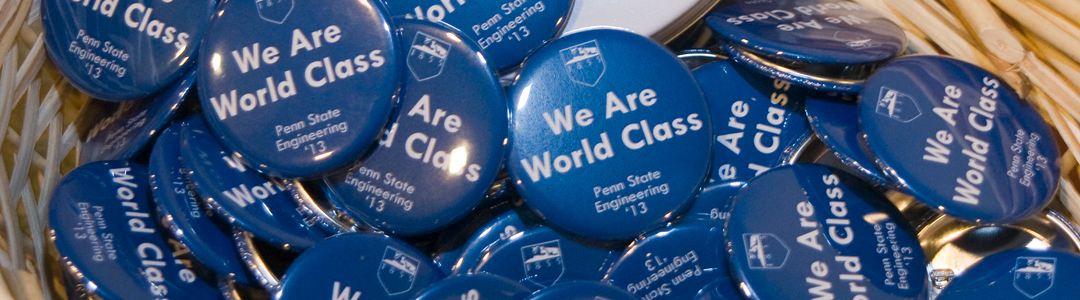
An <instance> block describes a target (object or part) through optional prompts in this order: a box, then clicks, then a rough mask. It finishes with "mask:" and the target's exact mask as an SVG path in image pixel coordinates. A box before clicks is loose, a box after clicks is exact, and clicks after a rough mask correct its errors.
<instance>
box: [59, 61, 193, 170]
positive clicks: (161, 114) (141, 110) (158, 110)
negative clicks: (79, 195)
mask: <svg viewBox="0 0 1080 300" xmlns="http://www.w3.org/2000/svg"><path fill="white" fill-rule="evenodd" d="M193 83H195V72H194V71H189V72H187V73H186V74H185V75H184V76H183V77H181V78H180V80H179V81H177V82H176V83H173V85H172V86H169V87H168V88H166V89H165V90H163V91H161V92H159V93H158V94H157V95H154V96H152V97H147V98H144V99H139V100H136V101H128V102H123V103H115V102H107V101H93V100H92V101H90V102H87V106H88V107H83V109H84V112H85V114H86V115H80V118H93V119H95V120H97V123H95V124H94V125H92V127H90V131H89V132H88V133H87V135H86V139H84V141H83V144H82V150H81V151H79V161H81V162H83V163H87V162H92V161H99V160H126V159H131V158H134V157H136V156H137V155H138V154H140V153H143V152H146V151H148V150H149V148H150V147H149V146H147V145H148V144H150V142H151V141H153V140H154V137H156V136H157V134H158V133H159V132H161V130H163V129H165V127H166V126H167V125H168V124H169V123H170V122H172V121H173V116H174V115H176V114H177V113H178V112H179V111H180V110H181V109H182V107H183V106H182V104H183V103H184V99H187V96H188V91H190V90H191V85H192V84H193Z"/></svg>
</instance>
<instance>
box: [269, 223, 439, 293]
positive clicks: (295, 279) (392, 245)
mask: <svg viewBox="0 0 1080 300" xmlns="http://www.w3.org/2000/svg"><path fill="white" fill-rule="evenodd" d="M442 278H443V274H442V273H441V272H439V270H438V268H436V267H435V264H434V263H432V262H431V260H430V259H429V258H428V257H427V256H426V255H424V254H423V253H421V252H420V251H419V250H416V249H415V248H413V247H412V246H410V245H409V244H406V243H404V242H401V241H398V240H396V239H394V238H391V237H389V236H386V235H381V234H374V233H346V234H340V235H337V236H334V237H332V238H329V239H327V240H325V241H323V242H322V243H319V245H318V246H316V247H315V248H311V249H309V250H307V251H305V252H304V254H301V255H300V257H298V258H297V259H296V261H294V262H293V264H292V265H291V266H289V270H288V271H285V276H284V278H283V280H282V281H281V291H279V292H277V293H275V294H274V299H277V300H280V299H340V298H341V297H344V298H345V299H352V298H359V297H361V296H364V297H368V298H375V299H414V298H415V297H416V296H418V295H419V294H420V292H421V290H423V289H424V288H425V287H427V286H429V285H431V284H432V283H434V282H436V281H438V280H439V279H442Z"/></svg>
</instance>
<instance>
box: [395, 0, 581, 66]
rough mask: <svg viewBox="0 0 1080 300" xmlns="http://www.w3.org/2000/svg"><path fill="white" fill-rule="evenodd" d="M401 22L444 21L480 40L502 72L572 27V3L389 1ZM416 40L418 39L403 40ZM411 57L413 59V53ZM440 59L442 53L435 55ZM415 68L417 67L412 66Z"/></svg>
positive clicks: (541, 0)
mask: <svg viewBox="0 0 1080 300" xmlns="http://www.w3.org/2000/svg"><path fill="white" fill-rule="evenodd" d="M384 2H385V3H386V6H387V8H389V10H390V13H391V14H393V15H394V16H395V17H405V18H408V19H419V20H424V21H428V22H433V23H439V22H443V23H446V24H447V25H450V26H452V27H454V28H457V29H458V30H461V32H462V33H464V35H465V36H466V37H467V38H469V39H471V40H473V41H475V42H476V44H478V45H479V46H480V49H481V50H482V51H483V53H484V55H485V56H486V57H487V59H488V64H490V65H491V67H493V68H495V69H496V70H498V71H508V70H511V69H514V68H516V67H517V66H518V65H520V64H521V62H522V61H524V60H525V58H526V57H528V56H529V55H530V54H532V53H533V52H535V51H536V50H537V49H540V47H542V46H544V44H547V43H548V41H551V40H552V39H555V36H556V34H558V33H559V32H561V31H562V29H563V26H565V25H566V17H567V15H569V14H570V6H571V3H572V2H574V1H571V0H546V1H545V0H514V1H492V0H468V1H466V0H384ZM403 38H405V39H406V40H412V39H413V37H412V36H403ZM409 55H410V56H411V55H413V53H412V51H410V53H409ZM432 56H435V57H437V56H438V55H437V54H432ZM410 68H411V66H410Z"/></svg>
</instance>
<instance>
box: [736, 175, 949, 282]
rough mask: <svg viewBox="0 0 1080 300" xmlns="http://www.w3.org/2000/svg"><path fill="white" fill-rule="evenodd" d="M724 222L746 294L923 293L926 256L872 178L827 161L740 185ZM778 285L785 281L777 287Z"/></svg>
mask: <svg viewBox="0 0 1080 300" xmlns="http://www.w3.org/2000/svg"><path fill="white" fill-rule="evenodd" d="M766 211H767V212H770V213H769V214H768V216H767V217H760V218H731V219H729V220H728V223H727V238H728V239H727V240H728V253H729V255H730V259H731V260H730V261H729V262H730V263H731V265H732V270H733V271H732V272H733V273H734V274H735V276H737V278H738V280H739V281H740V287H741V290H743V292H744V294H745V295H747V296H748V299H795V298H814V297H836V298H838V299H849V298H869V299H926V297H927V295H926V292H927V289H926V281H927V279H926V276H927V274H926V272H924V270H925V268H926V257H925V256H924V254H923V251H922V248H921V247H920V246H919V241H917V240H916V239H915V237H914V235H913V234H912V233H910V231H909V230H910V229H909V228H907V224H906V221H905V220H903V219H902V217H901V216H900V213H899V212H898V211H896V209H895V208H893V207H892V206H890V204H889V203H888V202H887V200H885V199H884V198H883V197H882V196H880V195H879V194H876V193H875V192H874V191H873V190H872V189H871V188H870V186H868V185H867V184H865V183H863V182H862V181H860V180H859V179H857V178H855V177H854V176H852V175H849V174H846V173H843V172H838V171H836V170H834V169H831V168H829V167H826V166H822V165H814V164H796V165H791V166H784V167H780V168H775V169H772V170H770V171H768V172H766V173H765V174H762V175H761V176H758V177H757V178H755V179H754V180H751V181H750V182H749V183H747V184H746V186H745V187H743V189H742V190H740V191H739V194H738V195H737V196H736V198H735V204H734V208H733V209H732V212H731V215H732V216H753V215H755V214H758V215H760V214H761V213H762V212H766ZM778 284H779V285H783V288H780V287H779V286H778Z"/></svg>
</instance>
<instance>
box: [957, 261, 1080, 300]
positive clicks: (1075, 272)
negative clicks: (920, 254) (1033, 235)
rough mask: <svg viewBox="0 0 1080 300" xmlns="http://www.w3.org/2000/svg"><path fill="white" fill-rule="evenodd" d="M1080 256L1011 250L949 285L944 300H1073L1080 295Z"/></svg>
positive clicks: (977, 265) (972, 268)
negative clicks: (1078, 281) (1079, 283)
mask: <svg viewBox="0 0 1080 300" xmlns="http://www.w3.org/2000/svg"><path fill="white" fill-rule="evenodd" d="M1077 278H1080V256H1077V255H1076V254H1073V253H1067V252H1060V251H1052V250H1046V251H1037V250H1030V249H1022V250H1012V251H1007V252H1002V253H998V254H995V255H991V256H988V257H986V258H984V259H983V260H982V261H980V262H979V263H978V264H976V265H974V266H972V267H971V269H969V270H968V271H967V272H965V273H964V275H961V276H957V277H956V278H955V279H953V280H952V281H950V282H949V285H948V286H946V287H945V290H944V291H942V292H941V294H939V295H938V297H937V299H941V300H967V299H1072V298H1075V297H1076V295H1077V293H1080V285H1076V284H1074V283H1075V281H1076V279H1077Z"/></svg>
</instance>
